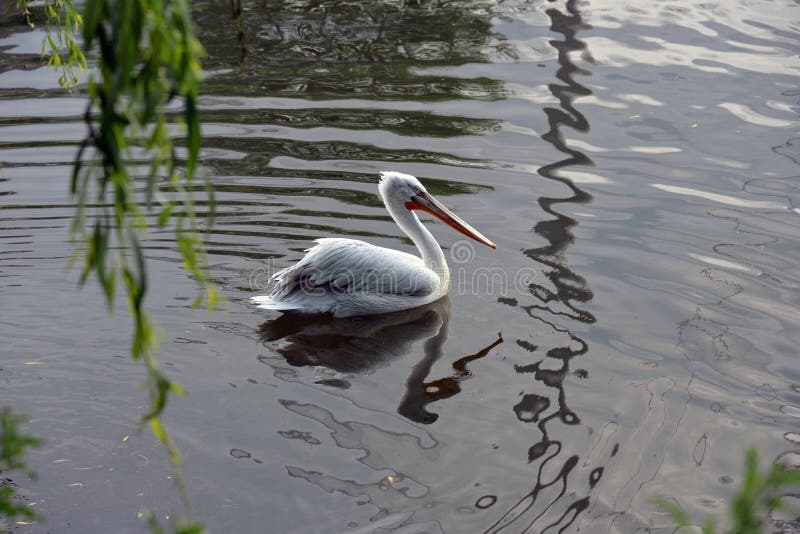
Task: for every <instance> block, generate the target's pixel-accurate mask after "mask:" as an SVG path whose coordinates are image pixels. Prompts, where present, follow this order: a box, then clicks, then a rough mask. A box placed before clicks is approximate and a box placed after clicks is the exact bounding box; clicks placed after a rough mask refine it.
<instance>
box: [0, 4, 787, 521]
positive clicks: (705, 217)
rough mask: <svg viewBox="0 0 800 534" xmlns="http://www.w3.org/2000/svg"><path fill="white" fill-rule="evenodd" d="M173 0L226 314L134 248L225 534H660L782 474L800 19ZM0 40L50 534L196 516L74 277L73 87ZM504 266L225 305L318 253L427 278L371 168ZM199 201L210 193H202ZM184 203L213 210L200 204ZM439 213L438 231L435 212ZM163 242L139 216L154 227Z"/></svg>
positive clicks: (16, 321) (97, 309)
mask: <svg viewBox="0 0 800 534" xmlns="http://www.w3.org/2000/svg"><path fill="white" fill-rule="evenodd" d="M244 4H245V6H244V7H245V12H244V21H245V30H246V46H247V55H246V66H245V67H244V68H239V67H238V64H239V58H240V53H241V51H240V47H239V45H238V42H237V37H236V26H235V24H234V22H233V21H232V20H231V13H230V6H229V5H228V3H227V2H208V1H206V2H195V3H194V9H195V13H196V20H197V23H198V25H199V29H200V35H201V40H202V41H203V43H204V45H205V46H206V50H207V53H208V57H207V59H206V62H205V65H204V66H205V69H206V70H207V72H208V76H207V80H206V83H205V85H204V88H203V91H202V93H203V98H202V102H201V104H202V105H201V109H202V120H203V151H202V162H203V165H204V170H205V172H206V174H207V175H208V177H209V179H210V181H211V183H212V184H213V185H214V187H215V189H216V191H217V199H218V208H217V220H216V223H215V225H214V227H213V229H212V230H211V231H210V233H209V235H208V237H207V247H208V251H209V261H210V263H211V269H210V272H211V276H212V277H213V278H214V279H215V280H216V283H217V285H218V287H219V289H220V292H221V294H222V295H223V296H224V297H225V299H226V300H227V311H217V312H215V313H213V314H208V313H206V312H205V311H204V310H198V309H193V308H191V306H190V304H191V302H192V301H193V300H194V298H195V296H196V287H195V284H194V282H193V281H192V280H191V279H190V278H189V277H187V275H186V274H185V273H184V272H183V271H182V269H181V265H180V262H179V261H178V254H177V252H176V247H175V245H174V242H173V240H172V236H171V233H170V232H168V231H167V232H160V231H157V230H156V228H155V226H153V228H152V229H151V232H150V234H149V236H148V238H147V240H146V247H147V254H148V257H149V259H150V262H149V269H150V276H151V279H152V282H151V283H152V284H153V289H152V291H151V292H150V294H149V296H148V306H149V309H150V310H151V312H152V314H153V316H154V317H155V318H156V319H157V320H158V321H159V322H160V324H161V326H162V327H163V329H164V332H165V333H164V338H163V343H162V346H161V353H160V358H161V360H162V362H163V366H164V368H165V369H166V370H167V372H168V373H169V375H170V377H171V378H173V379H174V380H175V381H177V382H178V383H180V384H181V385H183V386H184V387H185V388H186V389H187V390H188V394H187V396H185V397H182V398H172V399H171V401H170V404H169V406H168V408H167V410H166V416H165V420H166V424H167V427H168V429H169V431H170V432H171V434H172V436H173V437H174V439H175V441H176V443H177V445H178V446H179V448H180V450H181V451H182V453H183V457H184V464H183V472H184V475H185V477H186V482H187V487H188V493H189V496H190V498H191V501H192V503H193V505H194V509H195V514H196V516H197V517H198V518H199V519H201V520H202V521H204V522H205V524H206V525H207V526H208V527H210V528H211V529H212V530H213V531H216V532H275V533H278V532H280V533H330V532H348V533H367V532H399V533H404V534H407V533H423V532H425V533H437V532H447V533H464V532H503V533H506V532H509V533H518V532H535V533H539V532H561V531H563V532H578V531H581V532H622V533H628V532H636V531H644V530H646V529H651V530H652V531H655V532H671V531H672V522H671V520H670V518H669V517H668V516H666V515H665V514H663V513H660V512H659V511H658V510H657V509H656V508H655V507H654V506H653V504H652V499H653V497H655V496H659V495H660V496H664V497H667V498H671V499H674V500H675V501H676V502H678V503H679V504H680V505H681V506H683V507H684V508H685V509H686V510H687V511H688V512H689V513H690V514H691V515H692V516H693V517H695V518H698V519H705V518H716V519H720V518H722V517H724V515H725V513H726V506H727V499H729V498H730V496H731V495H732V494H733V493H734V491H735V489H736V487H737V486H738V484H739V483H740V478H741V474H740V472H741V467H742V460H743V456H744V451H745V449H746V448H747V447H748V446H751V445H753V446H757V447H758V449H759V451H760V452H761V456H762V460H763V461H764V462H767V461H773V460H774V459H776V458H777V457H779V456H781V455H788V456H785V458H788V459H789V460H790V461H794V462H795V463H796V462H797V461H796V460H795V458H798V456H796V452H795V451H797V452H800V419H798V418H800V361H798V358H800V355H798V350H797V347H798V343H799V342H800V311H798V310H799V309H798V304H800V291H798V289H800V287H799V286H800V269H798V264H800V244H799V243H798V236H799V235H800V207H798V206H800V187H798V179H799V178H800V168H798V164H800V151H799V150H798V146H800V134H799V133H798V125H799V123H798V111H800V107H798V100H800V85H799V84H798V77H797V75H798V69H799V68H800V59H798V52H800V33H799V32H800V8H798V5H797V2H796V1H795V2H790V1H788V0H777V1H769V2H767V1H762V2H754V1H751V0H738V1H737V0H725V1H718V2H713V1H712V2H691V1H689V0H673V1H670V2H665V1H656V2H649V3H642V2H633V1H630V2H628V1H614V0H592V1H583V2H576V1H573V0H569V1H568V2H566V3H564V2H558V1H556V2H542V1H532V2H523V1H521V0H515V1H510V2H483V1H477V0H475V1H469V2H467V1H465V2H445V1H432V0H431V1H420V2H410V1H409V2H398V1H385V2H333V1H330V2H329V1H323V2H302V1H285V2H249V1H245V2H244ZM1 20H2V26H0V66H1V67H0V161H1V162H2V169H0V195H1V196H0V298H1V299H2V301H1V302H2V307H1V308H0V310H2V311H0V339H2V348H0V351H1V352H2V360H0V403H2V404H3V405H10V406H13V407H14V408H15V409H17V410H19V411H21V412H23V413H25V414H27V415H28V416H29V418H30V420H31V422H30V424H29V425H28V426H27V427H26V428H27V430H28V431H29V432H30V433H33V434H35V435H39V436H44V437H46V439H47V442H46V444H45V445H44V446H43V447H41V448H40V449H37V450H35V451H32V452H31V453H30V454H29V456H28V460H29V463H30V464H31V465H32V466H33V467H34V468H35V470H36V471H37V472H38V474H39V478H38V480H37V481H35V482H31V481H29V480H27V479H26V478H24V477H22V476H17V477H15V478H14V480H15V482H16V483H17V484H18V485H19V486H20V493H21V494H22V495H23V498H25V499H26V500H27V502H30V504H31V505H32V506H34V507H35V509H36V510H37V511H39V512H40V513H41V514H42V515H43V516H44V517H45V518H46V522H45V523H44V524H37V525H17V526H16V529H17V530H18V531H19V532H142V531H143V530H144V526H143V524H142V522H141V519H140V518H139V517H138V514H139V512H140V511H141V510H142V509H143V508H149V509H151V510H154V511H155V512H157V513H158V515H159V516H160V517H162V518H165V517H166V516H169V517H170V518H174V517H175V516H176V515H184V514H185V512H183V511H182V507H181V504H180V499H179V496H178V493H177V491H176V490H175V488H174V485H173V484H172V481H171V479H170V471H169V468H168V463H167V460H166V458H165V454H164V451H163V450H162V448H161V447H160V446H159V445H158V444H157V443H156V442H155V440H154V438H153V437H152V436H151V435H150V433H148V432H141V433H140V432H138V431H137V429H138V417H139V416H140V415H141V414H142V413H144V411H145V410H146V405H147V402H146V395H145V392H144V391H142V390H141V389H137V388H136V387H135V385H136V384H140V383H141V382H142V379H143V369H142V366H141V365H140V364H136V363H133V362H131V361H130V358H129V356H128V348H129V338H130V333H131V325H130V319H129V317H128V316H127V314H126V311H125V309H124V308H122V307H119V308H118V309H116V310H115V314H114V315H113V316H111V317H109V316H107V312H106V310H105V308H104V305H103V301H102V298H101V295H100V293H99V291H98V289H97V288H96V287H95V284H94V283H90V284H89V285H87V286H86V287H85V288H84V289H83V290H79V289H78V288H77V284H76V274H75V273H74V272H68V271H67V270H66V263H67V261H68V258H69V256H70V254H71V247H70V245H69V243H68V236H69V231H68V228H69V223H70V219H71V217H72V215H73V213H74V209H73V204H72V202H71V200H70V198H69V196H68V192H67V191H68V179H69V173H70V168H71V162H72V159H73V157H74V155H75V153H76V148H77V144H78V143H79V142H80V140H81V139H82V138H83V136H84V134H85V127H84V125H83V123H82V117H81V115H82V112H83V107H84V105H85V104H84V100H83V97H82V96H81V90H80V88H79V90H77V91H76V92H75V93H74V94H67V93H65V92H63V91H61V90H59V89H58V87H57V84H56V76H55V74H54V73H53V72H52V71H49V70H47V69H46V68H42V67H41V64H40V61H39V59H38V52H39V49H40V42H41V38H42V33H41V31H39V30H33V31H31V30H30V29H28V28H27V26H25V24H24V23H23V22H22V21H21V20H20V19H19V18H18V17H15V16H13V15H10V14H6V15H3V16H2V19H1ZM381 170H397V171H403V172H408V173H411V174H414V175H417V176H419V177H420V178H421V179H422V180H423V182H424V183H425V184H426V185H427V186H428V188H429V190H430V191H431V192H433V193H434V194H436V195H438V197H439V198H440V199H441V200H442V201H443V202H444V203H445V204H446V205H448V206H449V207H450V208H451V209H453V210H454V211H455V212H456V213H458V214H459V215H461V216H462V217H463V218H464V219H465V220H467V221H469V222H470V223H471V224H473V225H474V226H475V227H476V228H478V229H479V230H480V231H481V232H483V233H484V234H486V235H487V236H488V237H489V238H490V239H492V240H493V241H495V242H496V243H497V245H498V247H497V250H496V251H492V250H491V249H489V248H488V247H480V246H479V245H476V247H470V246H468V245H467V244H466V243H465V242H464V241H463V240H462V239H461V237H460V236H459V235H458V234H455V233H454V232H452V231H451V230H450V229H449V228H447V227H446V226H445V225H443V224H441V223H438V222H436V223H434V222H432V221H428V224H429V226H430V227H431V228H432V231H433V233H434V235H435V236H436V237H437V239H438V240H439V241H440V243H442V245H443V246H444V247H445V249H446V250H445V253H446V255H447V256H448V258H449V260H450V264H451V268H452V270H453V276H454V284H453V288H452V289H451V293H450V296H449V299H448V300H445V301H442V302H439V303H437V304H435V305H433V306H429V307H427V308H423V309H421V310H414V311H412V312H408V313H403V314H396V315H393V316H391V317H388V318H382V319H378V320H376V319H373V320H353V321H345V322H336V323H331V322H327V323H326V322H301V323H298V322H296V321H295V322H291V321H286V320H282V321H275V319H276V318H277V317H278V315H277V314H276V313H272V312H266V311H264V310H258V309H254V307H253V306H251V305H250V304H249V303H248V298H249V297H250V296H251V295H253V294H255V293H256V292H257V291H259V290H261V289H263V286H264V282H265V279H266V276H267V275H268V274H269V273H271V272H274V270H275V269H278V268H282V267H285V266H287V265H291V264H292V263H293V262H294V261H296V260H297V259H299V258H300V257H301V256H302V254H303V252H302V251H303V250H304V249H305V248H307V247H308V246H309V245H310V244H311V243H312V241H311V240H312V239H314V238H317V237H332V236H335V237H354V238H357V239H364V240H367V241H370V242H372V243H375V244H378V245H382V246H387V247H391V248H396V249H399V250H403V251H406V252H414V249H413V246H412V245H411V243H410V241H408V240H407V239H406V238H405V237H404V236H403V235H402V233H401V232H400V230H399V229H398V228H397V227H396V226H395V225H394V223H393V222H392V221H391V219H390V218H389V217H388V215H387V213H386V211H385V210H384V209H383V207H382V205H381V203H380V201H379V198H378V196H377V187H376V181H377V174H378V172H379V171H381ZM200 194H201V193H200ZM204 209H205V208H204V207H202V206H201V210H204ZM426 220H427V219H426ZM151 222H154V221H151Z"/></svg>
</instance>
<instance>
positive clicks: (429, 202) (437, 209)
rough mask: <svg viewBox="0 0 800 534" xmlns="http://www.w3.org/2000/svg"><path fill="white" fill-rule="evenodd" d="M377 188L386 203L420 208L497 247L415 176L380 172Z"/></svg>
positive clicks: (488, 244) (408, 208) (468, 235)
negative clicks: (434, 195) (432, 193)
mask: <svg viewBox="0 0 800 534" xmlns="http://www.w3.org/2000/svg"><path fill="white" fill-rule="evenodd" d="M378 189H379V191H380V193H381V196H382V197H383V200H384V202H386V204H387V205H389V204H395V203H400V204H402V205H403V206H405V208H406V209H407V210H409V211H413V210H421V211H424V212H426V213H430V214H431V215H433V216H434V217H436V218H437V219H439V220H441V221H442V222H443V223H445V224H447V225H448V226H450V227H451V228H453V229H454V230H456V231H457V232H460V233H462V234H464V235H465V236H467V237H469V238H471V239H474V240H475V241H477V242H479V243H483V244H484V245H486V246H488V247H492V248H494V249H496V248H497V245H495V244H494V243H492V242H491V241H489V239H488V238H486V237H485V236H484V235H483V234H481V233H480V232H479V231H477V230H476V229H475V228H473V227H472V226H470V225H469V224H467V223H466V222H465V221H464V220H462V219H461V218H460V217H459V216H458V215H456V214H455V213H453V212H452V211H450V210H449V209H447V208H446V207H445V206H444V205H442V203H441V202H439V201H438V200H436V199H435V198H433V196H432V195H431V194H430V193H428V191H427V190H426V189H425V186H424V185H422V183H421V182H420V181H419V180H417V178H416V177H415V176H411V175H410V174H403V173H402V172H394V171H390V172H382V173H381V182H380V184H379V185H378Z"/></svg>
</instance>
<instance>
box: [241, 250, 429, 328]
mask: <svg viewBox="0 0 800 534" xmlns="http://www.w3.org/2000/svg"><path fill="white" fill-rule="evenodd" d="M272 280H273V281H274V282H275V286H274V287H273V289H272V291H271V292H270V293H269V294H268V295H265V296H262V297H255V298H254V301H255V299H258V304H260V305H261V306H262V307H265V308H271V309H277V310H286V309H298V310H300V309H307V310H309V311H314V312H327V311H335V308H336V306H338V305H344V306H348V307H353V306H355V307H356V308H358V307H360V306H362V305H363V306H365V307H371V306H376V305H379V303H380V302H381V301H386V300H387V299H394V298H395V297H418V298H420V299H425V298H426V297H429V296H431V295H432V294H433V293H434V292H435V291H436V290H437V288H438V283H439V281H438V277H437V275H436V274H435V273H434V272H433V271H431V270H430V269H428V268H426V267H425V264H424V262H423V261H422V260H421V259H420V258H418V257H417V256H413V255H411V254H407V253H405V252H400V251H396V250H391V249H387V248H382V247H377V246H375V245H371V244H369V243H366V242H364V241H358V240H355V239H342V238H323V239H317V240H316V244H315V245H314V246H313V247H311V248H309V249H307V251H306V255H305V256H304V257H303V258H302V259H301V260H300V261H298V262H297V263H296V264H294V265H292V266H290V267H287V268H286V269H282V270H280V271H278V272H276V273H275V274H274V275H273V276H272Z"/></svg>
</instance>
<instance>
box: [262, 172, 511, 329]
mask: <svg viewBox="0 0 800 534" xmlns="http://www.w3.org/2000/svg"><path fill="white" fill-rule="evenodd" d="M378 191H379V192H380V195H381V198H382V199H383V203H384V204H385V205H386V209H387V210H388V211H389V214H390V215H391V216H392V219H394V222H395V223H397V225H398V226H399V227H400V229H401V230H403V232H405V234H406V235H407V236H408V237H409V238H410V239H411V241H413V242H414V244H415V245H416V246H417V250H419V253H420V256H421V257H418V256H414V255H413V254H407V253H405V252H400V251H398V250H392V249H388V248H383V247H378V246H375V245H371V244H369V243H365V242H364V241H358V240H355V239H341V238H322V239H317V240H316V241H315V242H316V243H317V244H316V245H314V246H313V247H311V248H309V249H307V250H306V255H305V256H304V257H303V258H302V259H301V260H300V261H298V262H297V263H295V264H294V265H292V266H291V267H287V268H286V269H283V270H280V271H278V272H276V273H275V274H274V275H273V276H272V277H271V281H273V282H274V283H275V286H274V287H273V288H272V290H271V291H270V292H269V293H268V294H266V295H261V296H256V297H252V298H251V299H250V300H251V302H253V303H254V304H258V306H259V307H260V308H266V309H268V310H278V311H281V312H290V313H295V314H303V315H322V314H325V315H332V316H333V317H354V316H363V315H376V314H381V313H389V312H395V311H400V310H407V309H411V308H416V307H418V306H423V305H425V304H429V303H431V302H434V301H436V300H439V299H440V298H442V297H444V296H445V295H447V291H448V290H449V288H450V269H449V268H448V267H447V261H446V260H445V257H444V253H443V252H442V249H441V247H440V246H439V244H438V243H437V242H436V239H434V237H433V235H431V233H430V232H429V231H428V229H427V228H425V227H424V226H423V225H422V223H421V222H420V220H419V219H418V218H417V215H416V213H414V211H415V210H421V211H424V212H426V213H429V214H431V215H433V216H435V217H437V218H438V219H440V220H442V222H444V223H445V224H447V225H449V226H450V227H452V228H453V229H455V230H457V231H458V232H461V233H462V234H464V235H465V236H467V237H470V238H472V239H474V240H475V241H478V242H479V243H483V244H484V245H487V246H489V247H492V248H493V249H495V248H497V245H495V244H494V243H492V242H491V241H489V239H487V238H486V237H485V236H484V235H483V234H481V233H480V232H478V231H477V230H476V229H475V228H473V227H472V226H470V225H469V224H467V223H466V222H464V221H463V220H461V219H460V218H459V217H458V216H457V215H455V214H454V213H453V212H451V211H450V210H448V209H447V208H446V207H444V206H443V205H442V204H441V203H440V202H439V201H438V200H436V199H435V198H433V197H432V196H431V195H430V193H428V191H426V190H425V187H424V186H423V185H422V184H421V183H420V181H419V180H417V178H416V177H414V176H411V175H410V174H403V173H400V172H382V173H381V179H380V183H379V184H378Z"/></svg>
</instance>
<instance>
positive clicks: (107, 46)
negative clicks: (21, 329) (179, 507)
mask: <svg viewBox="0 0 800 534" xmlns="http://www.w3.org/2000/svg"><path fill="white" fill-rule="evenodd" d="M18 6H19V7H20V8H21V9H23V12H24V13H25V15H26V17H27V19H28V22H29V24H31V25H32V23H31V17H32V13H31V8H32V9H33V11H34V13H33V15H34V16H43V17H44V19H45V20H46V21H47V34H46V37H45V40H44V43H43V52H42V53H43V55H45V56H49V64H50V65H52V66H54V67H56V68H57V69H59V72H60V77H59V83H60V84H61V85H62V86H63V87H65V88H67V89H69V88H71V87H72V86H74V84H75V83H76V82H77V80H78V75H79V74H80V72H81V71H82V70H83V69H85V68H86V60H85V58H84V55H83V53H82V52H81V48H80V47H79V46H78V44H77V41H76V35H77V33H78V32H80V31H81V28H82V33H83V40H84V45H83V50H87V51H88V50H92V49H93V48H94V49H96V50H97V53H98V54H97V74H96V75H93V76H91V77H90V79H89V82H88V86H87V94H88V98H89V102H88V105H87V108H86V113H85V115H84V117H85V122H86V124H87V126H88V129H89V134H88V136H87V137H86V139H84V141H83V142H82V143H81V145H80V149H79V152H78V155H77V157H76V160H75V165H74V168H73V174H72V180H71V187H70V191H71V194H72V196H73V198H74V200H75V202H76V205H77V210H76V214H75V218H74V220H73V224H72V236H73V240H74V242H75V243H76V251H75V254H74V255H73V259H72V262H75V261H80V260H81V258H82V264H83V267H82V270H81V278H80V282H81V284H84V283H85V282H86V281H87V280H88V279H89V278H90V277H91V275H92V274H94V275H95V276H96V277H97V280H98V281H99V282H100V285H101V287H102V289H103V292H104V294H105V297H106V300H107V303H108V305H109V307H110V306H111V305H112V304H113V302H114V297H115V294H116V292H117V289H118V286H119V287H121V288H122V290H123V292H124V294H125V297H126V300H127V304H128V308H129V310H130V313H131V315H132V317H133V320H134V335H133V340H132V344H131V355H132V356H133V358H134V360H141V361H143V362H144V364H145V367H146V369H147V387H148V392H149V396H150V403H151V406H150V410H149V411H148V412H147V414H145V415H144V418H143V421H144V422H145V423H148V424H149V425H150V427H151V428H152V430H153V433H154V434H155V436H156V437H157V438H158V439H159V441H161V442H162V443H163V444H164V445H165V447H166V448H167V450H168V452H169V457H170V461H171V463H172V465H173V470H174V474H175V481H176V483H177V485H178V487H179V490H180V492H181V496H182V498H183V499H184V503H185V505H186V507H187V509H189V502H188V499H187V498H186V494H185V490H184V486H183V482H182V477H181V474H180V469H179V463H180V455H179V453H178V450H177V448H176V447H175V445H174V444H173V442H172V441H171V439H170V438H169V436H168V434H167V433H166V431H165V429H164V427H163V425H162V423H161V418H160V416H161V413H162V412H163V410H164V408H165V406H166V404H167V400H168V396H169V394H170V393H179V394H181V393H183V389H182V388H181V387H180V386H178V385H177V384H175V383H173V382H171V381H170V380H169V378H168V377H167V376H166V375H165V374H164V373H163V372H162V371H161V369H160V368H159V366H158V363H157V361H156V359H155V353H156V351H157V349H158V332H159V328H158V326H157V324H156V323H155V321H154V320H153V319H152V318H151V317H150V316H149V315H148V314H147V312H146V309H145V297H146V295H147V290H148V287H149V286H148V279H147V265H146V259H145V256H144V252H143V250H142V245H141V242H142V239H143V238H144V236H145V234H146V231H147V216H148V215H152V216H155V218H156V220H157V223H156V224H157V227H158V228H165V227H167V226H169V225H170V224H173V225H174V228H175V238H176V243H177V248H178V251H179V252H180V255H181V258H182V259H183V265H184V268H185V269H186V270H187V271H188V272H189V273H190V274H191V275H192V276H193V277H194V278H195V279H196V280H197V282H198V283H199V284H200V286H201V287H204V288H206V289H207V293H206V294H207V297H208V307H209V309H213V308H214V304H215V300H216V293H215V290H214V287H213V286H212V285H210V284H208V280H207V278H206V275H205V271H204V267H205V266H206V257H205V253H204V249H203V246H202V240H201V238H200V234H199V229H198V225H197V222H196V217H195V206H194V200H193V197H192V191H193V189H194V182H195V175H196V173H197V168H198V158H199V152H200V120H199V117H198V114H197V98H198V87H199V83H200V77H201V68H200V58H201V56H202V54H203V50H202V47H201V45H200V43H199V42H198V41H197V39H196V38H195V37H194V33H193V27H192V23H191V19H190V15H189V6H188V3H187V0H87V1H86V3H85V4H84V11H83V15H82V16H81V15H80V14H79V13H78V12H77V11H76V10H75V8H74V7H73V5H72V0H44V2H43V3H42V4H39V3H37V4H34V3H33V0H18ZM33 6H35V7H33ZM39 9H41V10H42V12H41V14H40V13H39V12H38V11H37V10H39ZM168 109H170V110H171V111H172V112H173V113H174V111H175V109H179V110H180V112H179V114H178V118H177V124H175V118H174V116H173V119H172V120H173V122H172V123H168V122H167V119H168V115H167V110H168ZM176 127H177V128H178V131H179V132H180V131H182V132H183V133H184V134H185V138H186V147H185V149H183V150H184V151H185V154H186V155H185V156H184V159H183V160H181V159H180V158H179V155H178V154H179V150H181V148H178V147H176V146H175V144H174V141H173V135H175V133H176ZM142 162H147V163H146V164H145V165H142ZM143 168H145V169H146V170H144V171H142V169H143ZM206 189H207V191H208V203H209V212H210V214H211V217H209V223H211V222H213V212H214V197H213V192H212V190H211V189H210V187H209V186H208V184H206ZM90 205H92V206H96V207H92V208H89V206H90Z"/></svg>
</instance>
